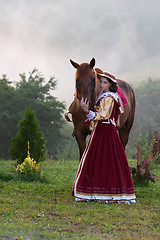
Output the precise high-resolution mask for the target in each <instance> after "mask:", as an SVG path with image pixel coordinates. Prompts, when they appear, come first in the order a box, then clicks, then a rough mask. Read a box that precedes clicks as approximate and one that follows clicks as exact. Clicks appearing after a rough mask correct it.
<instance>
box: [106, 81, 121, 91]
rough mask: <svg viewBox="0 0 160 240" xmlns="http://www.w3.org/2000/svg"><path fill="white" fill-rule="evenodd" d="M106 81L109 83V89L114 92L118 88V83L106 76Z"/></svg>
mask: <svg viewBox="0 0 160 240" xmlns="http://www.w3.org/2000/svg"><path fill="white" fill-rule="evenodd" d="M107 80H108V82H109V83H110V84H111V86H110V87H109V91H111V92H114V93H116V92H117V90H118V84H117V83H115V82H113V81H112V80H111V79H110V78H107Z"/></svg>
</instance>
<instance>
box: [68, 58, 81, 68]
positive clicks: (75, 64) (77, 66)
mask: <svg viewBox="0 0 160 240" xmlns="http://www.w3.org/2000/svg"><path fill="white" fill-rule="evenodd" d="M70 62H71V64H72V65H73V67H75V68H76V69H78V68H79V64H78V63H76V62H73V61H72V60H71V59H70Z"/></svg>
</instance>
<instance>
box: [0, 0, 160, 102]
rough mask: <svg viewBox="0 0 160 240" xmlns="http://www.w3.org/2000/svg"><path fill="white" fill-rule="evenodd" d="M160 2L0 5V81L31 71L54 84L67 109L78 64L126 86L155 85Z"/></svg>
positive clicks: (64, 0)
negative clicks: (92, 64)
mask: <svg viewBox="0 0 160 240" xmlns="http://www.w3.org/2000/svg"><path fill="white" fill-rule="evenodd" d="M159 22H160V1H157V0H140V1H139V0H114V1H112V3H111V1H110V0H98V1H94V0H87V1H86V0H38V1H36V0H5V1H4V0H0V76H2V74H7V77H8V78H9V79H10V80H11V81H13V82H14V81H18V80H19V73H23V72H25V73H26V75H27V74H28V72H31V71H32V70H33V68H34V67H36V68H38V69H39V71H41V72H42V73H43V74H44V76H45V78H46V79H49V77H50V76H55V77H56V79H58V84H57V89H56V91H55V92H54V95H55V96H56V97H58V99H59V100H63V101H65V102H66V103H67V105H68V104H69V103H70V102H71V101H72V99H73V94H74V75H75V69H74V68H73V67H72V66H71V64H70V62H69V59H70V58H71V59H72V60H74V61H77V62H78V63H81V62H89V61H90V60H91V58H92V57H95V59H96V67H99V68H102V69H103V70H105V71H108V72H111V73H113V74H114V75H115V76H116V77H118V78H121V79H125V80H127V81H128V82H130V83H138V82H140V81H142V80H145V79H148V78H149V77H152V78H153V79H155V78H156V79H157V78H158V79H160V67H159V63H160V43H159V39H160V28H159Z"/></svg>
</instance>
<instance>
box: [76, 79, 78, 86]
mask: <svg viewBox="0 0 160 240" xmlns="http://www.w3.org/2000/svg"><path fill="white" fill-rule="evenodd" d="M78 85H79V79H78V78H77V79H76V86H77V87H78Z"/></svg>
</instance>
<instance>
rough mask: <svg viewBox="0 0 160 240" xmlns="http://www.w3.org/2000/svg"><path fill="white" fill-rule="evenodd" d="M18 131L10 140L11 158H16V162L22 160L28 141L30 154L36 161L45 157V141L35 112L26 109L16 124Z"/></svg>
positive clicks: (18, 162) (25, 154)
mask: <svg viewBox="0 0 160 240" xmlns="http://www.w3.org/2000/svg"><path fill="white" fill-rule="evenodd" d="M18 127H19V131H18V133H17V135H16V136H15V137H14V138H12V140H11V148H10V150H9V153H10V156H11V159H12V160H17V164H20V163H22V162H23V161H24V159H25V157H26V156H27V150H28V141H29V143H30V155H31V157H32V158H34V160H35V161H36V162H40V161H43V160H44V159H45V143H46V140H45V139H44V138H43V133H42V132H41V131H40V125H39V122H38V120H37V118H36V116H35V112H34V111H33V110H31V109H26V110H25V113H24V118H23V119H22V120H21V121H20V122H19V124H18Z"/></svg>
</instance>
